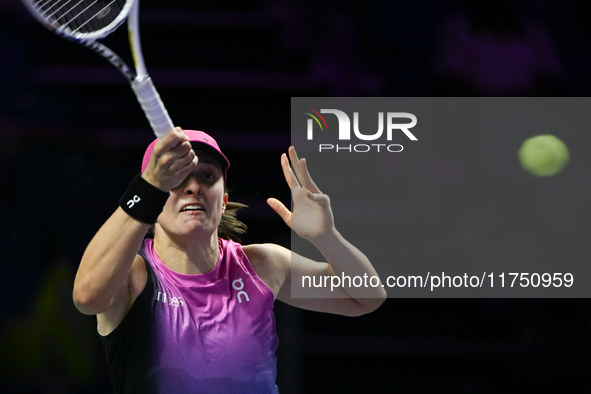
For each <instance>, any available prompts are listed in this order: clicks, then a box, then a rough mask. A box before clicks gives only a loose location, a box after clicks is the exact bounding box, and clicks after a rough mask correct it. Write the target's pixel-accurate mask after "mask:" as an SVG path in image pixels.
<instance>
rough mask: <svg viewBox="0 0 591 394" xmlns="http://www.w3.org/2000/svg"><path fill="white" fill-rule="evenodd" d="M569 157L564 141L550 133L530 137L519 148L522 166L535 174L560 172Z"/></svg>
mask: <svg viewBox="0 0 591 394" xmlns="http://www.w3.org/2000/svg"><path fill="white" fill-rule="evenodd" d="M569 157H570V156H569V154H568V148H567V147H566V145H565V144H564V142H562V141H561V140H560V139H558V138H556V137H555V136H553V135H550V134H545V135H538V136H535V137H531V138H528V139H527V140H525V141H524V142H523V144H522V145H521V148H520V149H519V162H520V163H521V166H522V167H523V169H524V170H526V171H528V172H529V173H531V174H533V175H535V176H550V175H556V174H558V173H559V172H560V171H562V169H563V168H564V166H566V164H567V163H568V160H569Z"/></svg>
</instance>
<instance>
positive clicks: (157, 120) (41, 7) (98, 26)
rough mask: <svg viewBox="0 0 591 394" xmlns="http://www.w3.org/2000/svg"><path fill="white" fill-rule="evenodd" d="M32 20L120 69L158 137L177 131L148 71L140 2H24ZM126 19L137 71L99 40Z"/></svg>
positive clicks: (32, 0)
mask: <svg viewBox="0 0 591 394" xmlns="http://www.w3.org/2000/svg"><path fill="white" fill-rule="evenodd" d="M22 2H23V3H24V4H25V5H26V7H27V8H28V10H29V11H30V12H31V14H33V16H34V17H35V18H36V19H37V20H38V21H39V22H41V23H42V24H43V25H44V26H45V27H47V28H48V29H49V30H51V31H52V32H54V33H55V34H57V35H59V36H62V37H64V38H67V39H70V40H73V41H75V42H78V43H80V44H82V45H84V46H86V47H88V48H90V49H92V50H93V51H95V52H96V53H98V54H99V55H101V56H102V57H104V58H105V59H107V60H108V61H109V62H110V63H111V64H112V65H114V66H115V67H117V69H118V70H119V71H121V73H123V75H124V76H125V77H126V78H127V79H128V80H129V82H130V83H131V87H132V89H133V91H134V93H135V95H136V97H137V99H138V101H139V103H140V105H141V107H142V109H143V110H144V113H145V114H146V117H147V118H148V121H149V122H150V125H151V126H152V129H153V130H154V134H156V137H158V138H162V137H163V136H165V135H166V134H168V133H169V132H170V131H172V130H173V129H174V125H173V124H172V121H171V120H170V117H169V116H168V112H167V111H166V108H165V107H164V104H163V103H162V100H161V99H160V96H159V95H158V92H157V91H156V88H155V87H154V84H153V83H152V79H151V78H150V76H149V75H148V73H147V71H146V66H145V64H144V58H143V55H142V48H141V43H140V34H139V23H138V11H139V0H22ZM126 19H127V28H128V31H129V46H130V48H131V55H132V57H133V61H134V63H135V70H133V69H132V68H130V67H128V66H127V64H125V62H124V61H123V60H122V59H121V58H120V57H119V56H118V55H117V54H116V53H115V52H113V51H112V50H110V49H109V48H107V47H106V46H105V45H103V44H101V43H99V42H97V41H96V40H98V39H100V38H104V37H106V36H107V35H109V34H110V33H111V32H113V31H114V30H115V29H116V28H117V27H119V26H120V25H121V24H122V23H123V22H124V21H125V20H126Z"/></svg>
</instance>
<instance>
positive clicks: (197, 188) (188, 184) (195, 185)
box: [183, 174, 202, 196]
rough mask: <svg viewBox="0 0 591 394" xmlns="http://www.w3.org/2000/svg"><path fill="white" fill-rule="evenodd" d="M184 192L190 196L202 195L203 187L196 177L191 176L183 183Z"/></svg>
mask: <svg viewBox="0 0 591 394" xmlns="http://www.w3.org/2000/svg"><path fill="white" fill-rule="evenodd" d="M183 191H184V193H185V194H187V195H189V196H192V195H199V194H201V192H202V190H201V185H200V184H199V182H198V181H197V177H195V175H193V174H190V175H189V176H187V178H185V181H184V182H183Z"/></svg>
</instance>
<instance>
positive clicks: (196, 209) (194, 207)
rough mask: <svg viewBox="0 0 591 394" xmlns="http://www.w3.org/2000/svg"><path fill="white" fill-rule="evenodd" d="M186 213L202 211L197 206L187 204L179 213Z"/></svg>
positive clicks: (201, 208)
mask: <svg viewBox="0 0 591 394" xmlns="http://www.w3.org/2000/svg"><path fill="white" fill-rule="evenodd" d="M187 211H204V209H203V207H202V206H201V205H198V204H189V205H185V206H184V207H182V208H181V212H187Z"/></svg>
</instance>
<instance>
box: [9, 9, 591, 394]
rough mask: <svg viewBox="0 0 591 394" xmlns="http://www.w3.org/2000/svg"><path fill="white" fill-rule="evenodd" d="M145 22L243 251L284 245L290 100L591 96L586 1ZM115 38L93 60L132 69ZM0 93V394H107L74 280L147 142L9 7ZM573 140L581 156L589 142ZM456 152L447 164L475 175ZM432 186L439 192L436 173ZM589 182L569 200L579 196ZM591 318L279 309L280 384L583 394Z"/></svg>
mask: <svg viewBox="0 0 591 394" xmlns="http://www.w3.org/2000/svg"><path fill="white" fill-rule="evenodd" d="M141 3H142V7H141V21H142V25H141V30H142V31H141V33H142V34H141V35H142V43H143V49H144V56H145V60H146V63H147V67H148V70H149V72H150V74H151V75H152V78H153V79H154V81H155V84H156V86H157V87H158V89H159V92H160V94H161V96H162V99H163V101H164V102H165V103H166V105H167V107H168V110H169V113H170V115H171V117H172V119H173V120H174V122H175V124H178V125H180V126H182V127H184V128H195V129H202V130H205V131H207V132H208V133H210V134H212V135H213V136H215V138H216V139H218V142H219V143H220V145H221V146H222V148H223V149H224V152H225V153H226V154H227V156H228V157H229V158H230V160H231V162H232V167H231V168H230V170H229V186H230V189H231V199H233V200H236V201H240V202H243V203H246V204H248V205H249V206H250V208H249V209H248V210H246V211H244V213H243V214H242V216H241V218H242V219H243V220H244V221H245V222H246V223H247V224H248V225H249V227H250V231H249V233H248V235H247V237H246V239H244V242H245V243H253V242H275V243H278V244H282V245H284V246H289V243H290V233H289V231H288V229H287V228H286V227H285V226H284V224H283V223H282V222H281V220H280V219H279V218H277V217H275V214H274V213H273V212H272V210H271V209H270V208H268V207H267V206H266V203H265V200H266V198H267V197H270V196H275V197H277V198H280V199H281V200H283V201H284V202H286V203H288V202H289V190H288V188H287V187H286V185H285V183H284V180H283V178H282V173H281V169H280V166H279V156H280V154H281V153H282V152H284V151H285V150H286V149H287V147H288V146H289V144H290V130H289V113H290V112H289V106H290V97H292V96H418V97H421V96H424V97H429V96H588V95H589V93H590V92H591V75H590V74H589V73H588V69H589V65H590V64H591V5H590V3H589V2H588V1H585V0H561V1H551V0H517V1H508V0H489V1H478V0H473V1H468V0H466V1H460V0H457V1H454V0H414V1H386V0H366V1H363V2H361V1H351V2H337V1H329V0H324V1H307V0H304V1H297V0H252V1H248V2H244V1H235V0H225V1H211V0H205V1H199V2H194V1H187V0H177V1H174V2H164V1H157V0H142V2H141ZM114 35H115V37H109V38H108V39H107V40H106V41H105V43H106V44H107V45H109V46H112V47H113V49H114V50H115V52H117V53H119V54H121V55H124V56H127V53H128V48H127V43H126V40H125V30H124V29H120V30H119V31H117V32H116V33H114ZM0 92H1V93H0V135H1V137H2V138H1V140H0V141H1V142H0V223H1V224H0V232H1V234H2V235H1V236H0V240H1V241H2V249H3V257H2V266H1V267H2V269H1V274H0V275H1V276H0V278H1V279H0V300H1V302H0V381H1V382H2V384H1V387H0V391H1V392H3V393H108V392H110V383H109V381H108V377H107V376H106V371H105V359H104V355H103V353H102V349H101V347H100V343H99V339H98V337H97V334H96V322H95V319H94V317H88V316H83V315H80V314H79V313H78V312H77V311H76V310H75V309H74V307H73V304H72V301H71V290H72V283H73V277H74V274H75V270H76V267H77V264H78V261H79V259H80V257H81V255H82V253H83V251H84V248H85V246H86V244H87V243H88V242H89V240H90V239H91V237H92V236H93V234H94V233H95V232H96V230H97V229H98V228H99V227H100V225H101V224H102V223H103V222H104V221H105V220H106V218H107V217H108V216H109V215H110V214H111V213H112V211H114V210H115V208H116V207H117V202H118V199H119V197H120V195H121V194H122V192H123V191H124V190H125V188H126V187H127V184H128V182H129V181H130V180H131V179H132V178H133V176H134V175H135V174H136V173H137V172H139V168H140V160H141V157H142V154H143V150H144V148H145V146H147V144H148V143H149V142H150V141H151V140H152V139H153V136H152V134H151V131H150V129H149V126H148V124H147V121H146V120H145V118H144V116H143V113H142V112H141V110H140V108H139V106H138V104H137V102H136V100H135V97H134V96H133V93H132V92H131V90H130V88H129V86H128V84H127V82H126V81H125V80H124V78H123V77H122V76H121V75H120V74H119V73H118V71H117V70H115V69H114V68H113V67H112V66H110V65H109V64H108V63H107V62H106V61H104V60H103V59H102V58H100V57H99V56H97V55H96V54H94V53H92V52H91V51H89V50H87V49H86V48H83V47H82V46H79V45H77V44H74V43H71V42H68V41H66V40H63V39H61V38H59V37H57V36H54V35H52V34H50V33H49V32H48V31H46V30H45V29H44V28H43V27H42V26H41V25H39V24H38V23H36V22H34V21H33V20H32V18H31V17H30V16H29V15H28V14H27V13H26V11H25V9H24V7H23V6H22V5H21V4H20V2H19V1H18V0H2V2H1V3H0ZM498 138H503V135H500V136H499V137H498ZM578 140H579V141H581V140H582V141H583V143H582V144H581V145H582V146H579V151H580V152H581V153H582V155H585V150H584V147H585V145H586V144H585V142H591V138H590V137H589V136H587V137H586V139H585V138H584V137H582V138H579V139H578ZM492 142H493V143H494V141H492ZM497 142H500V141H497ZM567 142H568V141H567ZM452 153H453V152H452ZM457 153H458V156H457V157H455V156H454V157H448V158H447V159H449V160H447V162H446V163H447V164H448V165H449V163H450V160H451V162H455V161H457V160H468V161H466V162H464V163H463V164H462V165H468V166H469V165H470V162H469V160H470V157H477V156H478V153H477V152H476V153H474V152H473V153H472V154H471V155H467V156H466V157H462V156H461V152H459V151H458V152H457ZM425 159H426V160H428V159H429V158H428V157H426V158H425ZM454 160H455V161H454ZM431 163H435V164H434V165H437V163H438V161H436V160H433V161H431ZM439 163H441V162H439ZM452 164H453V163H452ZM442 165H443V166H444V165H446V164H445V163H442ZM590 170H591V168H590ZM515 171H521V170H520V169H519V168H516V169H515ZM434 174H442V177H441V179H439V180H436V181H437V182H438V184H439V185H441V184H443V185H444V184H445V182H448V181H450V180H449V178H446V176H445V174H446V169H445V168H442V169H441V171H439V172H438V171H434ZM588 174H589V172H587V175H586V177H583V178H582V179H581V183H580V184H579V185H578V186H577V187H578V188H579V189H584V190H585V191H586V192H587V193H588V192H589V190H591V178H590V177H589V175H588ZM452 181H453V180H452ZM465 186H466V188H469V185H465ZM567 187H568V185H567ZM426 190H429V188H428V187H427V186H426ZM572 190H573V192H577V190H578V189H577V188H576V187H575V188H573V189H572ZM495 197H496V196H495V195H494V191H491V192H490V195H489V196H488V198H490V199H495ZM416 198H419V197H417V194H416V189H414V191H410V190H405V189H404V188H401V190H400V195H399V196H392V199H393V201H394V202H395V203H396V204H402V205H403V204H413V203H416V201H413V199H416ZM484 206H486V205H484ZM480 213H482V214H483V215H479V213H476V214H475V220H476V221H484V222H486V223H485V224H484V225H485V226H486V225H488V224H487V223H489V222H487V220H489V219H490V218H487V216H486V212H480ZM579 218H583V219H582V220H584V218H587V219H589V211H588V210H586V211H583V212H579ZM411 219H412V218H411ZM413 223H414V224H415V226H420V225H421V223H424V224H425V225H426V226H428V225H429V218H428V217H417V218H415V220H414V222H413ZM396 226H397V225H396V223H392V227H393V232H395V231H402V230H401V229H396ZM470 228H472V227H468V230H466V231H471V230H470ZM461 231H462V229H459V230H458V232H461ZM429 234H430V236H433V237H437V234H431V233H429ZM484 234H486V232H485V233H484ZM468 235H469V234H468ZM587 235H589V236H591V234H587ZM579 236H580V238H581V239H584V238H585V236H584V234H582V235H581V234H579ZM467 239H471V238H470V237H469V236H468V237H467ZM434 241H436V240H434ZM473 247H474V245H466V248H467V249H469V248H473ZM590 312H591V309H590V305H589V302H588V300H586V299H562V300H558V299H535V300H534V299H530V300H528V299H469V300H460V299H441V300H426V299H411V300H408V299H404V300H401V299H388V300H387V301H386V302H385V304H384V305H383V306H382V307H381V308H380V309H379V310H378V311H376V312H374V313H372V314H370V315H367V316H363V317H360V318H355V319H351V318H344V317H339V316H332V315H323V314H318V313H311V312H305V311H300V310H295V309H294V308H291V307H288V306H285V305H283V304H280V303H278V304H277V306H276V314H277V319H278V323H277V325H278V332H279V335H280V347H279V351H278V358H279V367H278V368H279V374H278V384H279V387H280V390H281V392H282V393H284V394H292V393H321V392H322V393H324V392H339V393H359V392H375V393H380V392H391V391H396V392H399V393H424V392H440V393H489V392H490V393H492V392H500V391H503V392H522V393H523V392H548V391H550V390H552V391H555V390H560V391H568V392H589V391H591V385H590V383H591V382H590V381H589V376H590V374H589V372H588V371H589V368H590V367H591V362H590V361H591V360H590V351H591V346H590V340H591V335H590V334H591V331H590V328H591V327H590V323H591V320H590V318H591V313H590Z"/></svg>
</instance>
